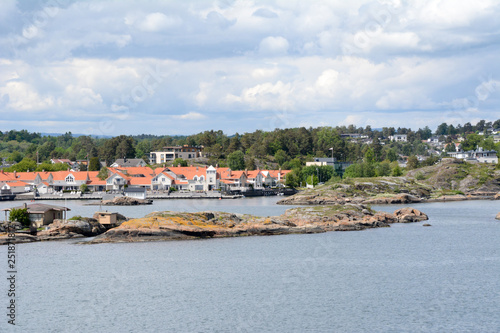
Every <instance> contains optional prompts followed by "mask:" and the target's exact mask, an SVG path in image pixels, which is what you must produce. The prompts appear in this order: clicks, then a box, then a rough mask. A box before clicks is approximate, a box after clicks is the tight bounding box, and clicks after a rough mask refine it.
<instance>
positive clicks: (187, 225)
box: [88, 204, 428, 244]
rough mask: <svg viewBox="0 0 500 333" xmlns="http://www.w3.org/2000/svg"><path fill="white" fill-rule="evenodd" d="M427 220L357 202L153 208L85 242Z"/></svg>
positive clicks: (347, 227)
mask: <svg viewBox="0 0 500 333" xmlns="http://www.w3.org/2000/svg"><path fill="white" fill-rule="evenodd" d="M427 219H428V217H427V215H426V214H424V213H422V212H420V211H418V210H417V209H413V208H403V209H398V210H396V211H395V212H394V213H393V214H391V213H386V212H376V211H374V210H372V209H370V208H369V207H367V206H364V205H356V204H346V205H343V206H340V205H332V206H316V207H301V208H292V209H289V210H287V211H286V212H285V213H284V214H282V215H280V216H273V217H257V216H253V215H244V214H231V213H223V212H211V211H208V212H199V213H179V212H170V211H167V212H154V213H151V214H149V215H147V216H145V217H144V218H139V219H132V220H129V221H126V222H123V223H122V224H121V225H120V226H119V227H116V228H113V229H110V230H108V231H106V232H105V233H103V234H101V235H99V236H97V237H95V238H94V239H93V240H91V241H89V242H88V243H90V244H97V243H110V242H141V241H164V240H185V239H200V238H218V237H237V236H254V235H261V236H263V235H283V234H302V233H320V232H326V231H351V230H363V229H367V228H379V227H388V226H389V225H390V224H391V223H407V222H418V221H424V220H427Z"/></svg>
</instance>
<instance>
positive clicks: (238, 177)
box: [217, 168, 248, 191]
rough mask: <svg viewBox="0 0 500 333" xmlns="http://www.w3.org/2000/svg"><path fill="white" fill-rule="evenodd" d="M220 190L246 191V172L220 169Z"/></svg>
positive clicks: (218, 170)
mask: <svg viewBox="0 0 500 333" xmlns="http://www.w3.org/2000/svg"><path fill="white" fill-rule="evenodd" d="M217 172H218V173H219V177H220V185H219V187H220V189H221V190H223V191H245V190H247V189H248V183H247V175H246V172H245V171H233V170H231V169H230V168H218V169H217Z"/></svg>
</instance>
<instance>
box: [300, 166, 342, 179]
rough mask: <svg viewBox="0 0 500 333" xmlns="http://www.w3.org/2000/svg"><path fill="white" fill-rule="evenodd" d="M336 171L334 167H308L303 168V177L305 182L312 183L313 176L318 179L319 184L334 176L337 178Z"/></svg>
mask: <svg viewBox="0 0 500 333" xmlns="http://www.w3.org/2000/svg"><path fill="white" fill-rule="evenodd" d="M335 175H336V173H335V170H334V169H333V167H332V166H329V165H322V166H315V165H311V166H306V167H304V168H302V177H303V180H307V182H308V183H311V176H316V177H319V178H318V182H319V181H321V182H326V181H328V180H329V179H330V178H332V177H333V176H335Z"/></svg>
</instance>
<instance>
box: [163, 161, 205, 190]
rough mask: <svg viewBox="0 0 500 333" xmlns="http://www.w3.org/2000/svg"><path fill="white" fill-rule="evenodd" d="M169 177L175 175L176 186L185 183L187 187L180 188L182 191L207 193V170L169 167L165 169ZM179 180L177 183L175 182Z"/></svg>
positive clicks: (191, 167) (190, 167) (203, 168)
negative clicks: (168, 172)
mask: <svg viewBox="0 0 500 333" xmlns="http://www.w3.org/2000/svg"><path fill="white" fill-rule="evenodd" d="M167 169H168V171H170V172H171V173H170V174H171V175H172V174H175V180H176V184H183V185H185V184H184V183H186V182H187V186H182V187H183V189H187V190H189V191H208V183H207V181H206V179H207V168H206V167H195V166H189V167H171V168H167ZM177 180H179V182H178V181H177Z"/></svg>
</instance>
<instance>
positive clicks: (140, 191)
mask: <svg viewBox="0 0 500 333" xmlns="http://www.w3.org/2000/svg"><path fill="white" fill-rule="evenodd" d="M124 194H125V196H126V197H129V198H134V199H146V188H144V187H137V186H129V187H127V188H126V189H125V191H124Z"/></svg>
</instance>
